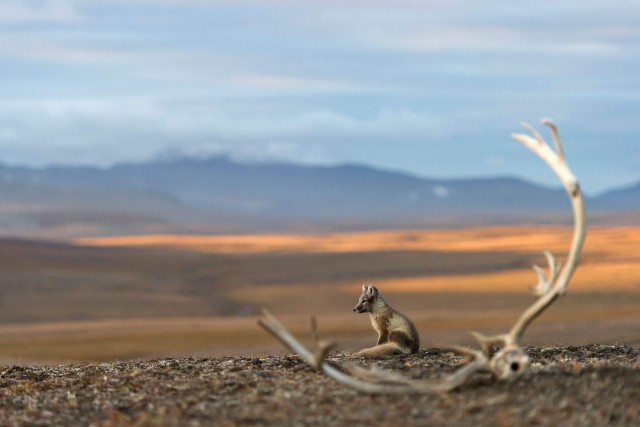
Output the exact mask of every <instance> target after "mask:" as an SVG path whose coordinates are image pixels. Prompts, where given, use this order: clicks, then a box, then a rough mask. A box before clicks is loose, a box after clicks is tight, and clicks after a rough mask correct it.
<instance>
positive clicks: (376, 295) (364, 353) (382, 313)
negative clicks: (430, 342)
mask: <svg viewBox="0 0 640 427" xmlns="http://www.w3.org/2000/svg"><path fill="white" fill-rule="evenodd" d="M353 311H355V312H357V313H369V314H370V315H371V324H372V325H373V329H375V330H376V331H377V332H378V343H377V344H376V346H375V347H370V348H365V349H364V350H360V351H359V352H357V353H355V354H354V356H359V357H381V356H390V355H393V354H409V353H417V352H418V349H419V348H420V337H419V336H418V331H417V330H416V327H415V325H414V324H413V322H411V320H409V318H408V317H407V316H405V315H403V314H401V313H399V312H397V311H396V310H394V309H393V308H392V307H391V306H390V305H389V304H387V302H386V301H385V300H384V297H383V296H382V294H381V293H380V291H379V290H378V289H377V288H376V287H375V286H373V285H363V286H362V295H360V299H359V300H358V305H356V307H355V308H354V309H353Z"/></svg>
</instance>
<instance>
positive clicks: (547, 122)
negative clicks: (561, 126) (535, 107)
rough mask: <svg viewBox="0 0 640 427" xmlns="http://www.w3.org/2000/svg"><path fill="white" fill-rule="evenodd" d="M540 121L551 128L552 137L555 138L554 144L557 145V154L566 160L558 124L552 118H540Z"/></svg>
mask: <svg viewBox="0 0 640 427" xmlns="http://www.w3.org/2000/svg"><path fill="white" fill-rule="evenodd" d="M540 123H541V124H543V125H545V126H547V127H548V128H549V129H551V138H553V145H555V146H556V154H558V157H560V158H561V159H562V160H564V149H563V148H562V143H561V142H560V135H558V128H557V127H556V124H555V123H554V122H553V120H551V119H542V120H540Z"/></svg>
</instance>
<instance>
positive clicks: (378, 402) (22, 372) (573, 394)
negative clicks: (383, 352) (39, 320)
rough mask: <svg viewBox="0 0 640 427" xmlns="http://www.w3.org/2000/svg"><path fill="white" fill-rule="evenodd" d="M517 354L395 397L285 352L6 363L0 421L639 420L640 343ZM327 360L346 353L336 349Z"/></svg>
mask: <svg viewBox="0 0 640 427" xmlns="http://www.w3.org/2000/svg"><path fill="white" fill-rule="evenodd" d="M527 351H528V352H529V355H530V356H531V358H532V365H531V367H530V369H529V371H528V372H527V373H525V374H524V375H523V376H522V377H520V378H519V379H518V380H516V381H514V382H512V383H497V382H496V381H495V380H494V379H493V378H491V377H490V376H489V375H486V374H476V375H475V376H474V377H473V379H472V380H471V381H470V382H468V383H467V384H465V385H464V386H462V387H461V388H459V389H457V390H455V391H453V392H451V393H447V394H430V395H397V396H385V395H376V396H371V395H366V394H362V393H358V392H356V391H353V390H350V389H347V388H345V387H344V386H342V385H340V384H337V383H335V382H333V381H332V380H330V379H329V378H326V377H324V376H322V375H320V374H318V373H317V372H316V371H314V370H313V369H311V368H310V367H308V366H307V365H305V364H304V363H302V362H300V361H299V360H298V359H297V358H296V357H295V355H279V356H268V357H224V358H200V359H196V358H186V359H156V360H150V361H126V362H116V363H107V364H73V365H61V366H5V367H0V425H3V426H4V425H9V426H13V425H16V426H22V425H29V426H39V425H42V426H44V425H47V426H48V425H64V426H73V425H83V426H85V425H93V426H113V425H132V426H157V425H167V426H191V425H193V426H200V425H206V426H210V425H214V426H218V425H219V426H236V425H274V426H282V425H291V426H297V425H300V426H304V425H321V426H340V425H349V426H397V425H403V426H404V425H407V426H413V425H415V426H426V425H429V426H437V425H456V426H467V425H468V426H478V425H480V426H482V425H491V426H510V425H517V426H546V425H554V426H555V425H559V424H560V425H563V426H606V425H616V426H617V425H629V426H637V425H640V350H639V349H637V348H633V347H628V346H625V345H587V346H579V347H549V348H533V347H531V348H527ZM329 359H330V360H331V361H334V362H340V361H343V360H351V361H353V360H354V359H352V358H350V357H349V356H348V355H346V354H343V353H336V354H334V355H332V356H331V357H330V358H329ZM356 360H357V359H356ZM358 362H360V363H362V364H372V363H373V364H376V365H378V366H380V367H382V368H383V369H387V370H392V371H396V372H399V373H402V374H403V375H405V376H407V377H410V378H414V379H424V380H432V379H436V378H438V377H440V376H443V375H446V374H447V373H450V372H452V371H453V370H455V369H456V367H457V365H458V364H459V363H460V358H459V357H458V356H456V355H454V354H452V353H449V352H446V351H442V350H438V349H426V350H422V351H420V353H419V354H417V355H411V356H402V357H394V358H386V359H379V360H376V361H364V360H358Z"/></svg>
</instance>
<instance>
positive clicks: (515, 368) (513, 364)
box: [511, 362, 520, 372]
mask: <svg viewBox="0 0 640 427" xmlns="http://www.w3.org/2000/svg"><path fill="white" fill-rule="evenodd" d="M511 370H512V371H513V372H518V371H519V370H520V364H519V363H518V362H511Z"/></svg>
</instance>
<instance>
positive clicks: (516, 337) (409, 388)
mask: <svg viewBox="0 0 640 427" xmlns="http://www.w3.org/2000/svg"><path fill="white" fill-rule="evenodd" d="M542 124H543V125H546V126H547V127H549V128H550V130H551V137H552V139H553V143H554V146H555V150H554V149H552V148H551V147H550V146H549V144H547V143H546V142H545V141H544V139H543V138H542V136H541V135H540V134H539V133H538V131H536V130H535V129H534V128H533V127H532V126H530V125H528V124H526V123H524V124H523V127H524V128H525V129H526V130H528V131H529V133H530V134H531V135H524V134H513V135H512V138H513V139H515V140H516V141H518V142H520V143H522V144H523V145H525V146H526V147H527V148H529V149H530V150H531V151H533V152H534V153H535V154H537V155H538V156H539V157H540V158H541V159H542V160H544V161H545V162H546V163H547V165H549V167H550V168H551V169H552V170H553V171H554V172H555V173H556V174H557V175H558V177H559V178H560V181H561V182H562V184H563V185H564V188H565V189H566V191H567V194H568V195H569V199H570V200H571V205H572V208H573V217H574V231H573V239H572V241H571V247H570V249H569V254H568V256H567V261H566V264H565V265H564V267H563V266H562V265H561V264H560V263H556V260H555V257H554V256H553V254H551V252H549V251H545V252H544V255H545V257H546V259H547V264H548V266H549V274H548V275H546V274H545V273H544V270H543V269H542V268H541V267H539V266H537V265H535V266H534V267H533V268H534V270H535V272H536V274H537V276H538V283H537V284H536V285H535V286H534V287H533V292H534V294H535V295H536V296H538V297H539V298H538V299H537V300H536V301H535V302H534V303H533V304H532V305H531V306H530V307H529V308H527V309H526V310H525V311H524V312H523V313H522V314H521V315H520V317H519V318H518V320H517V321H516V323H515V324H514V325H513V327H512V328H511V330H510V331H509V332H508V333H506V334H500V335H493V336H486V335H483V334H480V333H478V332H472V333H471V334H472V336H473V337H474V338H475V339H476V340H477V341H478V343H479V344H480V347H481V350H474V349H470V348H466V347H458V346H453V347H451V348H450V349H451V350H452V351H454V352H456V353H459V354H462V355H465V356H467V358H468V360H469V361H468V363H467V364H466V365H465V366H463V367H462V368H460V369H459V370H458V371H456V372H454V373H453V374H451V375H449V376H447V377H445V378H444V380H442V381H441V382H439V383H433V382H418V381H414V380H410V379H407V378H404V377H402V376H400V375H397V374H392V373H388V372H385V371H381V370H379V369H375V368H373V369H364V368H361V367H358V366H355V365H347V366H343V368H344V369H345V370H346V371H347V372H348V373H349V374H351V375H348V374H346V373H345V372H343V371H341V370H339V369H337V368H334V367H332V366H330V365H328V364H327V362H326V360H325V359H324V357H325V356H326V354H327V352H328V350H329V348H330V346H329V345H328V344H326V343H323V342H320V341H319V339H318V338H317V333H315V335H316V341H318V344H317V347H318V351H316V353H315V354H314V353H312V352H311V351H309V350H307V349H306V348H305V347H304V346H303V345H302V344H300V342H299V341H298V340H296V339H295V337H293V335H291V334H290V333H289V332H288V331H287V330H286V329H285V328H284V327H283V326H282V325H281V324H280V323H279V322H278V321H277V320H276V319H275V317H273V316H272V315H271V314H269V313H268V312H266V311H265V312H264V316H265V318H264V319H261V320H259V321H258V322H259V324H260V325H261V326H262V327H263V328H265V329H266V330H268V331H269V332H270V333H272V334H273V335H274V336H275V337H276V338H278V339H279V340H280V341H282V343H283V344H284V345H285V346H287V347H288V348H289V349H290V350H292V351H294V352H296V353H297V354H298V355H299V357H300V358H301V359H302V360H303V361H305V362H306V363H308V364H309V365H311V366H314V367H315V368H316V369H318V370H320V371H322V372H323V373H324V374H326V375H327V376H329V377H331V378H333V379H335V380H336V381H338V382H340V383H342V384H345V385H347V386H349V387H352V388H354V389H356V390H360V391H364V392H367V393H411V392H413V393H432V392H441V391H449V390H452V389H454V388H456V387H458V386H460V385H462V384H464V383H465V382H466V381H467V379H468V378H469V377H471V376H472V375H473V374H474V373H476V372H480V371H488V372H491V373H492V374H493V375H494V376H495V377H496V378H498V379H499V380H512V379H514V378H516V377H518V376H519V375H521V374H522V373H523V372H524V371H525V370H526V368H527V367H528V366H529V356H528V355H527V354H526V353H525V351H524V349H523V348H522V347H520V344H519V342H520V340H521V338H522V335H523V334H524V331H525V330H526V329H527V327H528V326H529V325H530V324H531V322H533V321H534V320H535V319H536V318H537V317H538V316H539V315H540V314H542V312H544V310H546V309H547V307H549V306H550V305H551V304H552V303H553V302H554V301H555V300H556V298H558V297H559V296H562V295H564V294H565V292H566V289H567V285H568V283H569V280H570V279H571V276H572V275H573V272H574V271H575V269H576V267H577V265H578V261H579V260H580V254H581V252H582V246H583V244H584V239H585V236H586V223H585V210H584V201H583V197H582V192H581V190H580V184H579V183H578V180H577V178H576V177H575V175H574V174H573V172H571V169H570V168H569V165H568V164H567V162H566V160H565V157H564V151H563V149H562V144H561V142H560V137H559V136H558V130H557V128H556V126H555V124H554V123H553V122H552V121H551V120H549V119H543V120H542ZM314 325H315V323H314ZM313 329H314V332H316V331H315V326H314V328H313ZM496 345H497V346H501V347H502V348H501V349H500V350H499V351H498V352H496V353H495V354H494V355H493V356H492V355H491V347H492V346H496Z"/></svg>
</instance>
